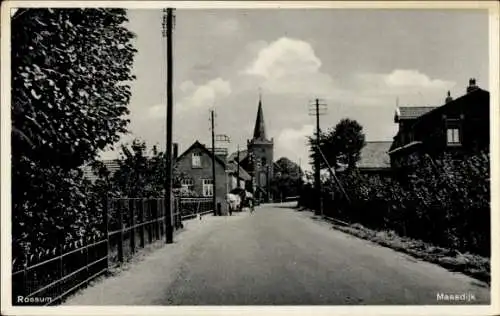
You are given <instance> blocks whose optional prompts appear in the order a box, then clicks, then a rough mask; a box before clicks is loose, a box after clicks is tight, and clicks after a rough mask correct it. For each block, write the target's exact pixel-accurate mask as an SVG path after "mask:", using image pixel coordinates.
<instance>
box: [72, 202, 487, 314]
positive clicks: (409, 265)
mask: <svg viewBox="0 0 500 316" xmlns="http://www.w3.org/2000/svg"><path fill="white" fill-rule="evenodd" d="M311 216H312V214H311V213H310V212H298V211H295V210H293V209H290V208H286V207H280V206H279V205H274V206H261V207H258V208H256V212H255V213H254V214H249V213H240V214H238V213H237V214H235V215H234V216H233V217H232V218H229V217H228V218H220V217H219V218H214V217H212V218H211V219H210V220H209V221H207V224H206V225H204V226H203V225H202V224H201V223H196V225H198V226H197V227H199V229H200V230H199V231H196V230H195V231H190V227H189V225H190V224H189V222H188V225H187V227H188V229H187V230H186V231H185V232H183V233H182V234H181V236H182V235H184V234H185V236H184V237H183V238H184V240H181V241H179V245H180V244H182V249H180V248H179V249H176V248H175V246H173V247H174V248H172V250H168V247H169V246H166V247H164V249H161V250H160V251H159V252H157V253H155V254H154V255H153V256H152V257H151V258H149V259H147V260H146V261H145V262H139V263H138V264H137V265H136V266H134V267H133V268H131V269H130V270H129V271H127V274H125V275H123V276H117V277H116V278H115V279H114V280H108V281H107V283H106V282H104V283H103V284H98V285H97V288H96V289H89V291H87V292H88V293H87V294H86V293H85V292H84V293H83V295H80V297H79V298H76V299H75V300H73V302H72V304H93V305H96V304H144V305H358V304H363V305H378V304H384V305H386V304H387V305H392V304H398V305H399V304H405V305H420V304H425V305H429V304H432V305H433V304H452V303H453V301H438V300H437V295H438V294H440V293H441V294H464V293H467V294H468V295H473V296H474V297H475V299H474V300H472V301H470V302H461V303H462V304H463V303H466V304H471V303H472V304H481V303H482V304H489V300H490V294H489V291H490V289H489V287H487V286H485V285H484V284H482V283H481V282H479V281H476V280H474V279H472V278H469V277H467V276H464V275H462V274H459V273H452V272H449V271H447V270H446V269H444V268H441V267H439V266H436V265H434V264H430V263H426V262H422V261H418V260H416V259H413V258H412V257H410V256H407V255H404V254H401V253H398V252H396V251H393V250H391V249H388V248H384V247H381V246H378V245H375V244H372V243H370V242H368V241H365V240H361V239H358V238H355V237H353V236H350V235H347V234H344V233H342V232H339V231H335V230H333V229H332V228H331V225H329V224H328V223H325V222H321V221H317V220H314V219H312V218H311ZM200 222H202V221H200ZM208 222H210V223H211V224H208ZM191 228H195V227H191ZM189 234H193V235H192V236H191V237H189V236H190V235H189ZM181 239H182V238H181ZM155 269H156V272H155V271H154V270H155ZM141 273H142V274H143V275H142V276H141ZM148 278H149V279H148ZM140 283H142V284H140ZM99 286H100V288H99ZM145 288H147V289H148V291H149V292H148V293H149V294H145V292H144V291H145V290H144V289H145ZM125 289H126V290H125ZM92 291H93V292H94V293H98V294H99V293H100V298H99V302H97V301H96V299H95V298H94V299H92V295H93V294H92ZM139 292H140V293H142V296H141V295H139V294H138V293H139ZM94 296H95V295H94ZM468 297H470V296H468ZM70 301H71V300H70Z"/></svg>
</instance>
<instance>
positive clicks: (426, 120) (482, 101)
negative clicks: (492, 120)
mask: <svg viewBox="0 0 500 316" xmlns="http://www.w3.org/2000/svg"><path fill="white" fill-rule="evenodd" d="M466 92H467V93H466V94H465V95H463V96H461V97H459V98H457V99H453V98H452V97H451V95H450V92H448V96H447V97H446V99H445V103H444V104H443V105H441V106H439V107H425V108H424V107H420V108H399V109H398V110H397V111H396V115H395V119H394V121H395V123H398V124H399V130H398V132H397V134H396V136H395V137H394V141H393V143H392V145H391V148H390V150H389V155H390V158H391V166H392V168H394V169H398V168H400V167H402V166H404V165H405V161H406V160H407V157H409V156H412V155H414V156H420V155H422V154H427V155H429V156H430V157H438V156H440V155H442V154H443V153H449V154H452V155H453V156H455V157H457V158H460V157H461V156H463V155H464V154H470V153H474V152H478V151H489V144H490V139H489V137H490V127H489V111H490V105H489V104H490V94H489V92H488V91H485V90H482V89H480V88H479V87H477V86H476V81H475V79H471V80H470V81H469V86H468V87H467V90H466Z"/></svg>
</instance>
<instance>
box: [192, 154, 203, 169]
mask: <svg viewBox="0 0 500 316" xmlns="http://www.w3.org/2000/svg"><path fill="white" fill-rule="evenodd" d="M191 166H192V168H201V153H193V155H192V158H191Z"/></svg>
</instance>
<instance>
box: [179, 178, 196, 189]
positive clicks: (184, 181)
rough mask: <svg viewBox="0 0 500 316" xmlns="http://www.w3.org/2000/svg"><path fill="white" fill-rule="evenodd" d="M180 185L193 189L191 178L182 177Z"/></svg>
mask: <svg viewBox="0 0 500 316" xmlns="http://www.w3.org/2000/svg"><path fill="white" fill-rule="evenodd" d="M181 186H182V188H183V189H185V190H190V191H192V190H193V189H194V181H193V179H182V180H181Z"/></svg>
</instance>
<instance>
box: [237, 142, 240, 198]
mask: <svg viewBox="0 0 500 316" xmlns="http://www.w3.org/2000/svg"><path fill="white" fill-rule="evenodd" d="M236 153H237V154H236V155H237V156H236V163H237V164H238V166H237V171H236V182H237V185H236V187H237V188H238V189H239V188H240V145H238V149H237V151H236Z"/></svg>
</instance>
